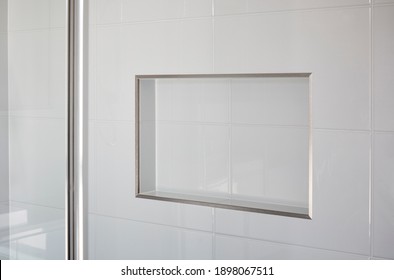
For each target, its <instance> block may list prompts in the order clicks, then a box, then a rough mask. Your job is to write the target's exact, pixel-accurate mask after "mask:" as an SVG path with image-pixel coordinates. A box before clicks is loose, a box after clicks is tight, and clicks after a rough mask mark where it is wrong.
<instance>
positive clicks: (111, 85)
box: [96, 26, 134, 120]
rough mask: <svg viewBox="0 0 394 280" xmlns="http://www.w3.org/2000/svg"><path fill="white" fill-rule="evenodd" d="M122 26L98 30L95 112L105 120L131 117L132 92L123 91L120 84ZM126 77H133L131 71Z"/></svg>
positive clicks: (132, 109)
mask: <svg viewBox="0 0 394 280" xmlns="http://www.w3.org/2000/svg"><path fill="white" fill-rule="evenodd" d="M121 42H122V39H121V28H120V27H119V26H115V27H99V28H98V29H97V84H96V86H97V87H96V103H97V105H96V110H97V111H96V114H97V118H98V119H104V120H132V118H133V115H134V106H133V104H134V103H133V100H134V94H133V91H131V90H130V91H128V92H126V91H125V90H124V86H123V83H122V71H121V70H122V69H121V63H122V61H123V59H124V58H123V53H122V52H121ZM129 79H132V76H131V74H130V76H129Z"/></svg>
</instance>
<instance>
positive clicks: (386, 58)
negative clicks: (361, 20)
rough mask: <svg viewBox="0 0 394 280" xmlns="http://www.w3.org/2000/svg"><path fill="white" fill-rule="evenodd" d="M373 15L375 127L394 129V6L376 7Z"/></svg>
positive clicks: (378, 128)
mask: <svg viewBox="0 0 394 280" xmlns="http://www.w3.org/2000/svg"><path fill="white" fill-rule="evenodd" d="M373 16H374V25H373V28H374V29H373V32H374V37H373V39H374V41H373V51H374V52H373V55H374V63H373V71H374V72H373V75H374V84H373V85H374V88H373V90H374V91H373V93H374V96H373V97H374V120H375V121H374V123H375V129H377V130H389V131H394V112H393V110H392V108H393V106H394V94H393V91H394V80H393V78H392V75H391V73H392V72H393V71H394V52H393V49H394V34H393V29H392V26H393V25H394V6H382V7H375V8H374V15H373Z"/></svg>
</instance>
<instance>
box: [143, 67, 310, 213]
mask: <svg viewBox="0 0 394 280" xmlns="http://www.w3.org/2000/svg"><path fill="white" fill-rule="evenodd" d="M309 78H310V74H309V73H294V74H291V73H286V74H283V73H282V74H223V75H221V74H214V75H139V76H136V155H137V156H136V159H137V162H136V165H137V168H136V170H137V174H136V181H137V182H136V183H137V184H136V196H137V197H140V198H149V199H159V200H167V201H174V202H182V203H192V204H200V205H207V206H211V207H220V208H231V209H236V210H242V211H253V212H260V213H267V214H277V215H284V216H291V217H299V218H310V217H311V207H310V205H311V166H312V165H311V158H312V157H311V136H310V135H311V132H310V131H311V127H310V85H309V84H310V81H309Z"/></svg>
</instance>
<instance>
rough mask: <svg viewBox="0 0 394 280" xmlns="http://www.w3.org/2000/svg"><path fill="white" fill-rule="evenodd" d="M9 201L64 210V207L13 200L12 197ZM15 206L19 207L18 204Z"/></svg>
mask: <svg viewBox="0 0 394 280" xmlns="http://www.w3.org/2000/svg"><path fill="white" fill-rule="evenodd" d="M9 202H10V203H20V204H26V205H30V206H37V207H44V208H51V209H56V210H62V211H64V209H65V208H61V207H54V206H48V205H43V204H39V203H32V202H26V201H21V200H14V199H10V200H9ZM16 207H20V206H16Z"/></svg>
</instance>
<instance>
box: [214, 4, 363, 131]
mask: <svg viewBox="0 0 394 280" xmlns="http://www.w3.org/2000/svg"><path fill="white" fill-rule="evenodd" d="M368 24H369V10H368V8H355V9H346V10H336V9H335V10H312V11H302V12H285V13H273V14H256V15H248V16H228V17H218V18H215V42H214V44H215V52H214V58H215V72H218V73H221V72H233V73H234V72H235V73H237V72H238V73H239V72H246V73H254V72H257V73H283V72H285V73H286V72H311V73H312V76H311V87H312V90H311V92H312V119H313V126H314V127H318V128H335V129H369V127H370V124H369V111H370V103H369V99H370V98H369V70H370V69H369V27H368ZM256 26H259V28H256ZM273 27H275V28H273ZM328 45H329V47H327V46H328ZM230 58H231V59H230ZM350 108H351V110H352V114H349V110H350Z"/></svg>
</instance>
